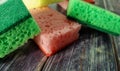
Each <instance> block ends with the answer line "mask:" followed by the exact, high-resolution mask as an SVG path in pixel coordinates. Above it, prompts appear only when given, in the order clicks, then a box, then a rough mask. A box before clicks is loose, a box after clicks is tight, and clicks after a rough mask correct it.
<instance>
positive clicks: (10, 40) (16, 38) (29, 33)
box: [0, 17, 40, 58]
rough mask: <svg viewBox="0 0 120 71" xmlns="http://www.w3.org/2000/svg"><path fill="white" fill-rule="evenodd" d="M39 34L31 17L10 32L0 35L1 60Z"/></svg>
mask: <svg viewBox="0 0 120 71" xmlns="http://www.w3.org/2000/svg"><path fill="white" fill-rule="evenodd" d="M39 32H40V31H39V27H38V25H36V23H35V21H34V20H33V18H31V17H30V18H28V19H27V20H25V21H22V22H21V23H20V24H18V25H16V26H15V27H13V28H11V29H9V31H7V32H6V33H3V34H2V35H0V58H3V57H4V56H5V55H7V54H9V53H11V52H13V51H14V50H16V49H17V48H18V47H19V46H21V45H23V44H24V43H25V42H27V40H28V39H29V38H33V37H34V36H35V35H37V34H38V33H39Z"/></svg>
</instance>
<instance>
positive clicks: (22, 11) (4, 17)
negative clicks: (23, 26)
mask: <svg viewBox="0 0 120 71" xmlns="http://www.w3.org/2000/svg"><path fill="white" fill-rule="evenodd" d="M0 3H1V4H0V33H4V32H5V31H6V30H9V28H10V27H12V26H14V25H16V24H17V23H16V22H18V21H20V20H22V19H24V18H26V17H28V16H29V15H30V14H29V12H28V10H27V8H26V7H25V6H24V4H23V2H22V0H6V1H3V0H2V1H0Z"/></svg>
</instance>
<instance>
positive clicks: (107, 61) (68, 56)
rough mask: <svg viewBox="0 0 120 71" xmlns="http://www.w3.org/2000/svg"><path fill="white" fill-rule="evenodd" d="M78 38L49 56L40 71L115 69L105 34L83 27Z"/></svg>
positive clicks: (108, 41) (109, 70)
mask: <svg viewBox="0 0 120 71" xmlns="http://www.w3.org/2000/svg"><path fill="white" fill-rule="evenodd" d="M80 34H81V35H80V37H79V39H78V40H77V41H76V42H74V43H73V44H71V45H69V46H68V48H66V49H65V50H63V51H61V52H59V53H58V54H56V55H54V56H52V57H50V58H49V59H48V60H47V62H46V64H45V66H44V68H43V70H42V71H117V66H116V61H115V56H114V53H113V48H112V43H111V41H110V37H109V36H108V35H107V34H104V33H101V32H98V31H95V30H92V29H88V28H87V29H83V30H82V31H81V32H80Z"/></svg>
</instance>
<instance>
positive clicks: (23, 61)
mask: <svg viewBox="0 0 120 71" xmlns="http://www.w3.org/2000/svg"><path fill="white" fill-rule="evenodd" d="M95 1H96V5H98V6H101V7H103V8H106V9H108V10H110V11H113V12H115V13H117V14H119V13H120V9H119V8H120V7H119V3H120V0H95ZM55 8H56V7H55ZM119 50H120V36H118V37H115V36H114V37H113V36H111V35H108V34H105V33H102V32H99V31H96V30H93V29H90V28H84V27H83V28H82V30H81V31H80V36H79V39H78V40H77V41H75V42H74V43H73V44H71V45H69V46H67V48H66V49H64V50H62V51H60V52H58V53H57V54H55V55H53V56H51V57H46V56H44V54H43V53H42V52H41V51H40V50H39V48H38V46H37V45H36V44H35V43H34V42H33V41H32V40H29V42H28V43H26V44H25V45H24V46H22V47H21V48H20V49H18V50H17V51H15V52H14V53H12V54H10V55H8V56H7V57H5V58H3V59H0V71H119V69H118V68H119V66H117V65H119V64H120V59H119V58H120V51H119ZM118 61H119V63H118Z"/></svg>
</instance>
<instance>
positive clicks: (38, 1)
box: [23, 0, 63, 9]
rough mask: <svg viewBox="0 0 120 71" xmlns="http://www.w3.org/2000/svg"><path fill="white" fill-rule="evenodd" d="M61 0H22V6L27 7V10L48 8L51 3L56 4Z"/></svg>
mask: <svg viewBox="0 0 120 71" xmlns="http://www.w3.org/2000/svg"><path fill="white" fill-rule="evenodd" d="M60 1H63V0H23V2H24V4H25V5H26V6H27V8H28V9H32V8H37V7H42V6H48V5H49V4H52V3H57V2H60Z"/></svg>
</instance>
